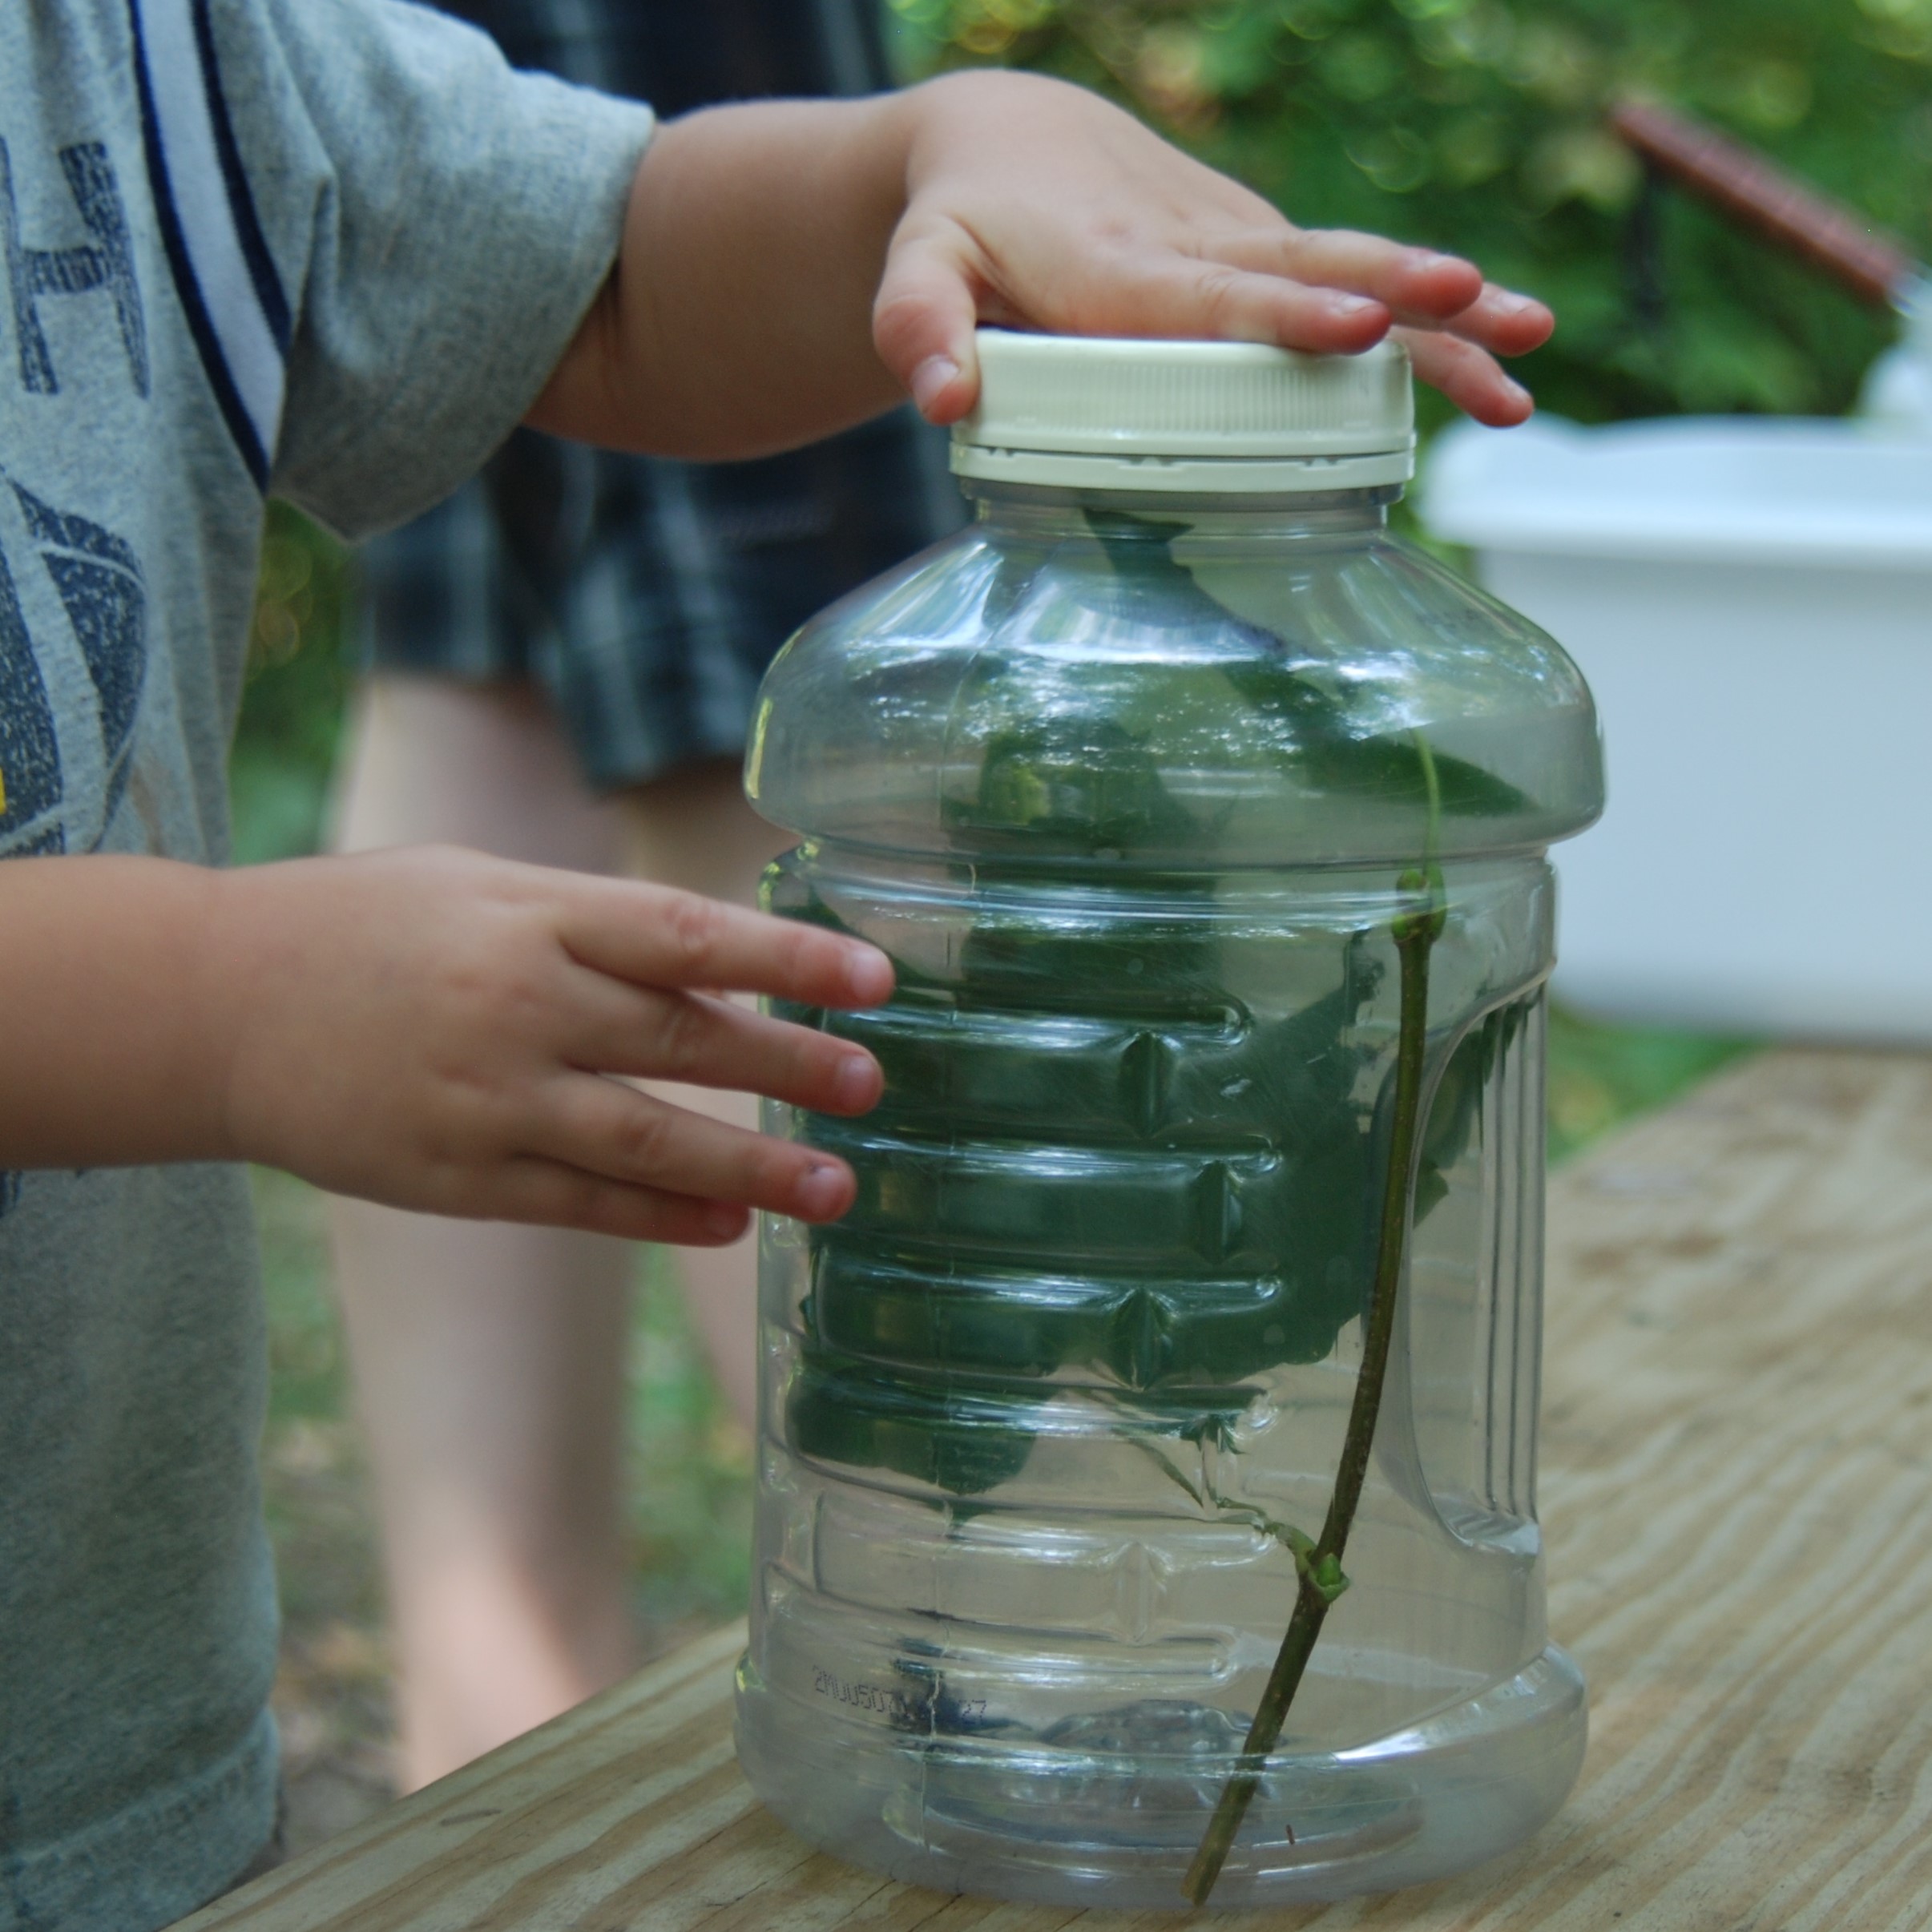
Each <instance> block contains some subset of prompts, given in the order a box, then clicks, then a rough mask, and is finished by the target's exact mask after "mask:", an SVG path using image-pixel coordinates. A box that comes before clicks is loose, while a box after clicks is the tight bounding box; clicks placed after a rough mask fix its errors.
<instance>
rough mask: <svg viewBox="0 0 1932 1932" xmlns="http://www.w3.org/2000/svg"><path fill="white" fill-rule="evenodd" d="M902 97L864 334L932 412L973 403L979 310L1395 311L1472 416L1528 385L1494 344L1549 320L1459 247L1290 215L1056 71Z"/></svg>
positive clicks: (1288, 328)
mask: <svg viewBox="0 0 1932 1932" xmlns="http://www.w3.org/2000/svg"><path fill="white" fill-rule="evenodd" d="M901 99H903V100H905V101H906V102H907V103H914V102H916V103H918V116H917V119H916V121H915V123H914V131H913V134H912V137H911V143H910V164H909V167H908V169H907V191H906V192H907V201H906V206H905V214H904V216H903V217H902V218H901V220H900V222H899V224H898V227H897V230H896V232H894V234H893V238H892V242H891V245H890V249H889V254H888V257H887V261H886V267H885V277H884V280H883V281H882V282H881V284H880V288H879V292H878V299H877V305H876V306H875V308H874V310H873V337H874V340H875V341H876V342H877V347H878V351H879V353H880V355H881V357H882V358H883V359H884V361H885V363H886V365H887V366H888V367H889V369H891V370H892V372H893V374H894V375H896V376H897V377H898V378H899V380H900V381H901V382H902V383H904V384H905V386H906V388H907V389H910V391H911V392H912V395H913V397H914V401H916V402H917V403H918V405H919V408H920V409H921V410H922V412H923V413H925V414H926V417H928V418H930V420H931V421H934V422H936V423H949V422H952V421H956V420H957V419H958V417H961V416H963V415H964V414H965V413H966V411H967V410H968V409H970V408H971V407H972V405H973V402H974V398H975V397H976V396H977V394H978V381H979V378H978V369H977V367H976V365H975V362H974V347H973V329H974V325H975V324H976V323H978V322H990V323H998V324H1006V325H1017V326H1020V327H1029V328H1034V329H1044V330H1049V331H1052V332H1054V333H1064V334H1080V335H1112V336H1156V337H1160V336H1171V337H1223V338H1231V339H1233V340H1236V341H1248V342H1269V343H1275V344H1277V345H1281V347H1284V348H1288V349H1310V350H1317V351H1325V352H1330V353H1351V352H1353V351H1357V350H1360V349H1366V348H1368V347H1369V346H1370V345H1372V344H1373V343H1375V342H1377V341H1379V340H1380V339H1381V337H1383V336H1384V335H1385V334H1386V333H1388V332H1389V330H1390V328H1391V327H1392V326H1393V327H1394V328H1395V329H1397V330H1398V332H1399V333H1401V334H1402V336H1403V337H1404V338H1405V339H1406V341H1407V342H1408V345H1409V349H1410V354H1411V355H1412V357H1414V364H1415V369H1416V373H1417V374H1418V376H1420V377H1422V380H1423V381H1426V382H1429V383H1433V384H1434V385H1435V387H1437V388H1438V389H1441V390H1442V392H1443V393H1445V394H1446V395H1447V396H1448V397H1450V400H1451V401H1454V402H1456V403H1458V404H1459V405H1461V406H1462V408H1463V409H1466V410H1467V411H1468V412H1469V413H1470V415H1472V416H1474V417H1476V419H1477V420H1478V421H1481V422H1486V423H1490V424H1494V425H1497V426H1505V425H1508V424H1511V423H1516V422H1520V421H1523V418H1524V417H1527V416H1528V415H1529V413H1530V411H1531V401H1530V397H1529V394H1528V392H1527V390H1525V389H1523V388H1522V387H1521V386H1520V385H1518V384H1516V383H1515V382H1513V381H1511V379H1510V378H1509V377H1507V376H1506V375H1505V374H1504V373H1503V372H1502V369H1500V368H1499V367H1498V365H1497V362H1496V360H1495V357H1496V356H1497V355H1498V354H1500V355H1520V354H1521V353H1523V351H1525V350H1526V349H1535V347H1537V345H1539V344H1540V343H1542V342H1543V341H1546V340H1547V338H1548V337H1549V334H1550V332H1551V329H1552V327H1553V326H1554V321H1553V318H1552V317H1551V313H1550V312H1549V310H1548V309H1546V308H1544V307H1543V305H1542V304H1541V303H1540V302H1537V301H1534V300H1531V298H1530V297H1528V296H1521V295H1515V294H1512V293H1511V292H1509V291H1508V290H1506V289H1503V288H1497V287H1495V286H1494V285H1493V284H1486V283H1485V282H1484V281H1483V279H1482V276H1481V274H1480V273H1479V272H1478V271H1477V270H1476V269H1475V268H1474V267H1472V266H1471V265H1470V264H1469V263H1468V262H1466V261H1462V260H1459V259H1458V258H1457V257H1455V256H1446V255H1438V254H1435V253H1434V252H1430V250H1427V249H1425V248H1408V247H1405V246H1403V245H1402V244H1399V243H1397V242H1393V241H1387V240H1383V239H1382V238H1381V237H1380V236H1373V235H1361V234H1355V233H1352V232H1349V231H1346V230H1341V229H1330V230H1322V229H1307V228H1295V227H1294V226H1293V225H1292V224H1290V223H1289V222H1288V221H1286V220H1284V219H1283V217H1282V216H1281V215H1279V214H1278V213H1277V212H1276V211H1275V210H1274V208H1272V207H1271V206H1270V205H1269V204H1268V203H1267V202H1265V201H1264V200H1262V199H1261V197H1260V196H1258V195H1255V194H1251V193H1250V192H1248V190H1247V189H1246V188H1242V187H1240V186H1239V185H1238V184H1236V183H1235V182H1232V181H1231V180H1229V179H1227V177H1226V176H1224V175H1219V174H1216V172H1215V171H1213V170H1212V168H1208V167H1204V166H1202V165H1201V164H1200V163H1199V162H1196V161H1193V160H1191V159H1188V157H1187V156H1186V155H1183V154H1182V153H1180V151H1178V150H1177V149H1176V148H1173V147H1169V146H1168V143H1166V142H1164V141H1163V140H1161V139H1159V137H1158V136H1156V135H1153V134H1152V133H1150V132H1149V131H1148V130H1147V129H1146V128H1144V127H1142V126H1141V125H1140V124H1139V122H1137V121H1135V120H1134V119H1132V118H1131V116H1129V115H1126V114H1124V113H1123V112H1121V111H1119V109H1118V108H1115V107H1111V106H1109V105H1108V104H1107V103H1106V102H1104V101H1103V100H1101V99H1099V97H1098V96H1097V95H1091V94H1088V93H1086V92H1083V91H1082V90H1080V89H1079V88H1077V87H1070V86H1067V85H1066V84H1064V83H1061V82H1058V81H1051V80H1046V79H1041V78H1039V77H1038V76H1035V75H1018V74H970V75H954V76H951V77H950V78H948V79H944V80H941V81H936V82H932V83H928V84H927V85H926V86H925V87H920V88H917V89H914V90H913V91H912V92H911V93H910V95H905V96H902V97H901Z"/></svg>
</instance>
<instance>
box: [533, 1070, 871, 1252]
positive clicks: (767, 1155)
mask: <svg viewBox="0 0 1932 1932" xmlns="http://www.w3.org/2000/svg"><path fill="white" fill-rule="evenodd" d="M530 1142H531V1145H530V1152H533V1153H535V1154H538V1155H540V1156H544V1157H546V1158H548V1159H550V1160H559V1161H562V1162H563V1163H564V1164H567V1166H570V1167H573V1168H582V1169H583V1171H584V1172H587V1173H591V1174H601V1175H603V1176H606V1177H607V1178H608V1179H609V1180H615V1181H623V1182H625V1183H627V1184H629V1185H631V1186H633V1187H650V1188H659V1189H661V1190H663V1192H667V1193H670V1194H687V1195H691V1196H694V1197H696V1198H697V1199H700V1200H710V1201H726V1202H737V1203H741V1204H744V1206H746V1207H752V1208H769V1209H770V1210H771V1211H772V1212H773V1213H776V1214H790V1215H796V1216H797V1217H798V1219H799V1220H806V1221H829V1220H837V1218H838V1216H840V1215H841V1214H843V1213H844V1212H845V1210H846V1209H847V1208H849V1207H850V1206H851V1205H852V1198H853V1192H854V1191H855V1189H856V1187H857V1183H856V1182H855V1181H854V1180H853V1175H852V1170H851V1169H850V1168H849V1167H847V1166H846V1165H845V1163H844V1162H843V1161H842V1160H835V1159H834V1158H833V1156H831V1155H829V1154H821V1153H820V1152H817V1150H816V1149H815V1148H809V1147H806V1146H805V1145H804V1144H802V1143H800V1142H797V1141H793V1140H779V1139H774V1138H773V1137H772V1136H771V1135H767V1134H752V1133H747V1132H746V1131H744V1129H743V1128H741V1127H727V1126H726V1125H725V1124H724V1123H723V1122H722V1121H719V1120H712V1119H707V1118H706V1117H705V1116H704V1115H702V1114H695V1113H691V1112H688V1111H686V1110H685V1109H684V1108H683V1107H673V1106H672V1105H671V1104H670V1103H669V1102H668V1101H664V1100H660V1099H658V1098H657V1097H656V1096H655V1095H651V1094H646V1093H639V1091H638V1090H637V1089H636V1088H635V1087H627V1086H625V1085H624V1084H623V1083H622V1082H620V1081H617V1080H606V1079H599V1078H598V1077H597V1076H596V1075H594V1074H570V1075H565V1076H563V1078H561V1079H558V1080H556V1081H554V1082H552V1083H551V1086H550V1087H549V1089H548V1090H547V1094H546V1097H545V1099H544V1101H543V1103H542V1119H541V1121H540V1122H539V1123H538V1124H537V1125H536V1127H535V1130H534V1132H533V1134H532V1135H530Z"/></svg>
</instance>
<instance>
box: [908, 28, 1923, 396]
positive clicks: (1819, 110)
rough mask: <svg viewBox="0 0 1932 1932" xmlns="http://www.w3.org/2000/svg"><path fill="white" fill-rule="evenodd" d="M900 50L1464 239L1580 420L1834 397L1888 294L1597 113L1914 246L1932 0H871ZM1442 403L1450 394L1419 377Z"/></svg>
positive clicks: (917, 60) (1408, 226)
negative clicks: (1539, 340)
mask: <svg viewBox="0 0 1932 1932" xmlns="http://www.w3.org/2000/svg"><path fill="white" fill-rule="evenodd" d="M891 5H892V6H893V13H894V15H895V17H896V21H897V28H898V32H899V38H900V51H901V57H902V58H903V59H904V61H905V65H906V67H907V68H908V70H909V71H911V72H915V73H919V72H930V71H934V70H935V69H937V68H941V67H958V66H962V65H974V64H984V63H1004V64H1010V65H1014V66H1021V67H1032V68H1037V69H1039V70H1041V71H1045V72H1048V73H1053V74H1058V75H1063V76H1065V77H1067V78H1068V79H1074V80H1078V81H1081V82H1083V83H1086V84H1087V85H1089V86H1091V87H1098V88H1099V89H1101V90H1102V91H1104V92H1106V93H1107V94H1109V95H1111V96H1113V97H1114V98H1115V99H1117V100H1119V101H1121V102H1123V103H1124V104H1126V105H1127V107H1131V109H1133V111H1135V112H1136V113H1137V114H1139V115H1141V116H1142V117H1143V119H1146V120H1148V122H1150V123H1152V125H1153V126H1155V127H1157V128H1159V129H1160V131H1162V132H1163V133H1164V134H1167V135H1170V136H1171V137H1172V138H1173V139H1176V140H1177V141H1179V142H1180V143H1182V144H1183V145H1184V146H1186V147H1188V148H1190V149H1191V150H1192V151H1194V152H1195V153H1196V154H1198V155H1200V156H1201V157H1202V158H1203V159H1205V160H1208V161H1209V162H1212V163H1213V164H1214V165H1215V166H1216V167H1220V168H1224V169H1225V170H1226V171H1228V172H1229V173H1231V174H1233V175H1236V176H1238V177H1239V178H1240V179H1242V180H1244V181H1246V182H1247V183H1248V184H1250V185H1251V186H1252V187H1253V188H1256V189H1258V190H1259V191H1260V192H1261V193H1263V194H1264V195H1266V196H1269V199H1270V200H1273V201H1274V202H1276V203H1277V204H1278V205H1279V206H1280V207H1281V208H1283V209H1284V210H1285V212H1288V213H1289V215H1290V216H1292V217H1293V219H1294V220H1297V221H1298V222H1301V223H1302V224H1306V225H1310V226H1318V227H1348V228H1369V229H1373V230H1374V231H1376V232H1380V233H1385V234H1390V235H1394V236H1400V237H1402V238H1403V239H1405V240H1412V241H1417V242H1422V243H1426V244H1430V245H1433V246H1435V247H1439V248H1448V249H1453V250H1455V251H1457V252H1462V253H1465V254H1467V255H1469V256H1472V257H1473V258H1474V259H1475V260H1478V261H1479V262H1480V263H1481V264H1482V265H1483V267H1484V268H1486V270H1487V271H1488V272H1490V274H1492V275H1494V276H1496V277H1498V279H1500V280H1506V281H1508V282H1510V283H1511V284H1515V285H1516V286H1519V287H1521V288H1527V289H1529V290H1531V291H1532V292H1535V294H1537V295H1539V296H1542V297H1543V299H1544V300H1546V301H1547V302H1549V303H1550V304H1551V305H1552V306H1553V307H1554V308H1555V310H1556V312H1557V315H1558V317H1559V329H1558V333H1557V336H1556V338H1555V341H1553V342H1552V343H1551V345H1549V346H1548V347H1547V349H1543V350H1541V351H1539V353H1537V354H1536V355H1535V356H1533V357H1528V358H1527V359H1526V361H1525V362H1524V363H1523V365H1521V366H1522V373H1523V374H1524V375H1525V377H1526V379H1527V381H1529V383H1530V385H1531V387H1532V388H1533V389H1535V391H1536V393H1537V396H1538V398H1539V401H1540V402H1541V403H1542V404H1543V405H1544V406H1545V407H1547V408H1549V409H1555V411H1557V412H1558V413H1560V414H1563V415H1566V416H1570V417H1575V418H1577V419H1579V420H1580V421H1607V420H1611V419H1614V418H1619V417H1631V416H1643V415H1652V414H1664V413H1674V412H1677V411H1682V410H1696V411H1725V410H1768V411H1777V412H1789V413H1834V412H1837V411H1840V410H1842V409H1845V408H1846V407H1847V406H1848V405H1849V403H1850V402H1851V401H1852V400H1853V396H1854V394H1855V392H1856V389H1857V381H1858V378H1859V377H1860V375H1861V373H1862V371H1863V369H1864V368H1865V365H1866V364H1867V363H1868V362H1869V361H1870V359H1871V357H1872V356H1873V355H1874V353H1876V352H1877V351H1878V349H1881V348H1882V347H1883V346H1884V345H1886V343H1887V342H1888V341H1890V339H1891V335H1892V325H1891V323H1890V320H1889V318H1887V317H1883V316H1880V315H1878V314H1875V313H1873V312H1872V311H1871V310H1869V309H1865V308H1864V307H1862V306H1861V305H1859V304H1858V303H1857V301H1856V300H1854V299H1853V297H1851V296H1849V295H1847V294H1845V293H1843V292H1841V291H1840V290H1838V289H1837V288H1836V287H1835V286H1833V285H1829V284H1826V283H1825V282H1824V281H1822V280H1821V279H1820V278H1819V277H1818V276H1817V275H1816V274H1815V273H1814V272H1812V271H1810V270H1809V269H1807V268H1804V267H1802V266H1801V265H1799V264H1795V263H1793V262H1789V261H1787V260H1781V259H1780V258H1778V257H1777V256H1775V255H1774V254H1773V252H1772V251H1771V250H1770V249H1769V248H1768V247H1767V246H1766V245H1765V244H1761V243H1760V242H1758V241H1756V240H1753V239H1751V238H1750V237H1748V236H1743V235H1740V234H1739V233H1737V232H1736V231H1735V230H1734V229H1732V228H1730V227H1728V225H1727V224H1724V222H1723V221H1722V220H1720V218H1718V217H1717V216H1714V215H1712V214H1711V213H1709V212H1707V211H1705V210H1704V209H1703V208H1700V207H1698V206H1696V205H1694V204H1691V203H1689V202H1688V201H1687V200H1684V197H1683V196H1680V195H1679V194H1677V193H1676V192H1675V191H1670V192H1666V193H1665V194H1664V196H1663V197H1662V199H1661V200H1660V203H1659V204H1658V205H1657V208H1656V217H1657V219H1656V251H1655V256H1654V259H1655V260H1656V264H1657V267H1658V270H1659V273H1658V275H1657V277H1656V280H1657V284H1658V286H1659V287H1660V290H1661V292H1662V295H1663V296H1664V302H1663V306H1662V312H1661V313H1660V314H1659V315H1656V316H1654V317H1650V318H1648V319H1645V318H1644V317H1640V313H1639V310H1640V307H1641V306H1642V305H1639V304H1636V303H1634V302H1633V301H1632V295H1631V283H1632V273H1631V268H1630V256H1631V252H1632V251H1631V246H1630V243H1631V230H1632V220H1633V216H1635V215H1636V211H1637V209H1638V207H1639V204H1640V199H1641V189H1642V184H1643V174H1642V170H1641V168H1640V167H1639V166H1638V164H1637V163H1636V161H1635V160H1634V159H1633V158H1632V155H1630V153H1629V152H1628V151H1627V150H1626V149H1625V148H1624V147H1623V145H1622V143H1620V142H1619V141H1618V140H1617V139H1616V138H1615V135H1611V133H1610V132H1608V131H1607V129H1606V128H1605V127H1604V125H1603V110H1604V107H1605V105H1606V103H1607V102H1609V101H1611V100H1612V99H1615V98H1617V97H1619V96H1620V95H1623V94H1624V93H1626V92H1633V91H1634V92H1642V93H1646V94H1648V95H1651V96H1652V97H1654V98H1656V99H1660V100H1662V101H1664V102H1666V103H1670V104H1673V105H1676V106H1677V107H1684V108H1687V109H1689V110H1691V111H1693V112H1695V113H1696V114H1699V115H1702V116H1704V118H1706V119H1709V120H1712V121H1713V122H1715V123H1718V124H1719V125H1720V126H1722V127H1725V128H1727V129H1728V131H1731V132H1732V133H1733V134H1736V135H1739V136H1740V137H1741V138H1742V139H1745V140H1747V141H1749V142H1751V143H1755V144H1757V146H1759V147H1762V148H1764V149H1765V151H1768V152H1769V154H1770V155H1773V157H1774V158H1775V159H1777V160H1778V161H1780V162H1781V163H1785V165H1787V166H1788V167H1792V168H1793V169H1795V170H1796V171H1798V172H1799V173H1801V174H1802V175H1805V176H1806V177H1807V178H1809V179H1811V180H1813V182H1815V183H1816V184H1818V185H1819V186H1820V187H1822V188H1825V189H1827V190H1829V192H1833V193H1835V194H1837V196H1841V198H1843V199H1844V200H1847V201H1849V202H1850V203H1851V204H1853V205H1854V206H1855V207H1857V208H1860V209H1861V210H1862V211H1864V212H1865V213H1866V214H1867V215H1869V216H1871V217H1872V218H1874V220H1877V221H1878V222H1880V223H1882V224H1886V225H1888V226H1890V227H1892V228H1896V229H1897V230H1898V231H1899V232H1901V233H1902V235H1903V236H1905V237H1906V239H1907V240H1908V241H1910V243H1912V244H1914V246H1916V247H1918V248H1919V249H1920V251H1921V252H1926V250H1928V249H1932V0H1741V3H1740V0H1726V3H1725V4H1724V5H1721V6H1720V5H1716V4H1712V3H1710V0H1706V3H1705V4H1702V5H1696V4H1690V5H1687V4H1685V0H891ZM1434 408H1435V410H1436V413H1437V418H1438V419H1439V417H1440V416H1441V415H1442V413H1445V411H1444V408H1443V405H1440V404H1439V403H1438V404H1435V405H1434Z"/></svg>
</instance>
